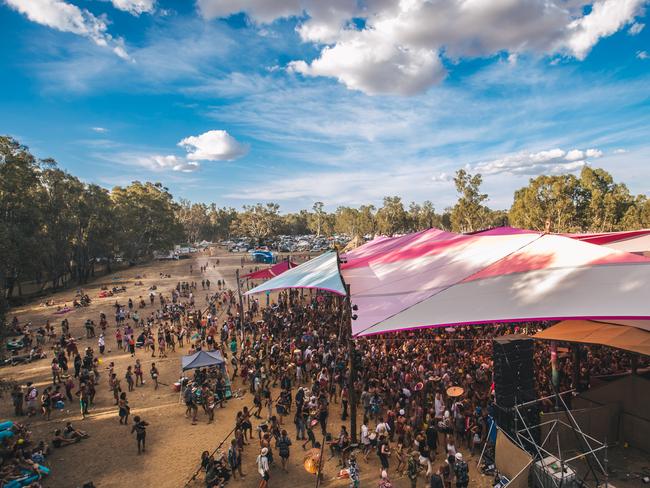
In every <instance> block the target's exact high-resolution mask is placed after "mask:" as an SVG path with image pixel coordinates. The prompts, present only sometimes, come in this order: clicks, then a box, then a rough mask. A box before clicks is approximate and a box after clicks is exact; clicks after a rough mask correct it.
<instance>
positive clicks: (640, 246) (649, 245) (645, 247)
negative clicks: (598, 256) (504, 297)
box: [469, 226, 650, 254]
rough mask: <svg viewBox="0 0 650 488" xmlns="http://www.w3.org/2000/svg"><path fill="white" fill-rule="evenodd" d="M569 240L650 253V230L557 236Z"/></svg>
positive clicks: (500, 231) (497, 230)
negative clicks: (568, 238)
mask: <svg viewBox="0 0 650 488" xmlns="http://www.w3.org/2000/svg"><path fill="white" fill-rule="evenodd" d="M531 232H532V233H535V232H536V231H533V230H525V229H518V228H517V227H507V226H506V227H493V228H491V229H486V230H480V231H476V232H471V233H469V235H482V236H488V235H492V236H496V235H511V234H527V233H531ZM558 235H563V236H565V237H570V238H571V239H577V240H579V241H584V242H588V243H590V244H596V245H598V246H605V247H609V248H611V249H616V250H618V251H625V252H632V253H637V254H641V253H644V252H645V253H647V252H650V229H643V230H630V231H621V232H600V233H588V234H558Z"/></svg>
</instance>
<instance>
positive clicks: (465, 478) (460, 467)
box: [454, 452, 469, 488]
mask: <svg viewBox="0 0 650 488" xmlns="http://www.w3.org/2000/svg"><path fill="white" fill-rule="evenodd" d="M454 474H455V475H456V488H467V485H468V484H469V467H468V466H467V463H466V462H465V461H463V455H462V454H461V453H460V452H457V453H456V462H455V463H454Z"/></svg>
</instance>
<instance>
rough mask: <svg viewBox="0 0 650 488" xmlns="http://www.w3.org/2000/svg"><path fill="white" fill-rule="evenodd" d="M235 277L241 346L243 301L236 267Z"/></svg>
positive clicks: (242, 344)
mask: <svg viewBox="0 0 650 488" xmlns="http://www.w3.org/2000/svg"><path fill="white" fill-rule="evenodd" d="M242 259H243V258H242ZM235 278H236V279H237V294H238V295H239V332H240V337H241V347H244V301H243V299H242V295H241V281H240V280H239V270H238V269H236V270H235Z"/></svg>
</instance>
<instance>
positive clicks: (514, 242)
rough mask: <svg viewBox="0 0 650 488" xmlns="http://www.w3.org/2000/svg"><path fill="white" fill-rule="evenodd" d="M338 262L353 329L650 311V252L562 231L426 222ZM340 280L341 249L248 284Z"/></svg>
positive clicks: (631, 316)
mask: <svg viewBox="0 0 650 488" xmlns="http://www.w3.org/2000/svg"><path fill="white" fill-rule="evenodd" d="M340 269H341V275H342V277H343V280H344V281H345V283H347V284H349V285H350V290H351V300H352V303H353V304H354V305H356V306H357V307H358V310H355V315H357V319H356V320H354V321H353V323H352V332H353V335H355V336H363V335H370V334H378V333H383V332H391V331H400V330H409V329H416V328H422V327H434V326H443V325H461V324H480V323H492V322H508V321H511V322H516V321H526V320H562V319H604V320H610V319H616V320H638V319H650V308H649V307H648V306H647V290H649V289H650V259H648V258H645V257H643V256H638V255H635V254H630V253H626V252H621V251H616V250H613V249H609V248H607V247H602V246H597V245H594V244H590V243H587V242H581V241H580V240H575V239H572V238H569V237H565V236H561V235H556V234H542V233H539V232H528V231H522V230H520V229H516V230H515V231H514V232H511V231H508V232H503V231H502V232H495V233H487V234H486V233H480V234H475V235H459V234H454V233H451V232H445V231H442V230H439V229H429V230H426V231H422V232H417V233H414V234H408V235H404V236H399V237H391V238H387V237H379V238H377V239H374V240H373V241H370V242H368V243H366V244H364V245H363V246H360V247H358V248H357V249H354V250H353V251H350V252H348V253H346V254H344V255H342V261H341V265H340ZM337 278H338V279H337ZM340 281H341V280H340V278H339V277H338V266H337V261H336V255H335V254H334V253H328V254H325V255H323V256H320V257H319V258H317V259H315V260H312V261H309V262H307V263H305V264H304V265H301V266H298V267H297V268H294V269H292V270H289V271H287V272H286V273H284V274H282V275H281V276H279V277H277V278H274V279H272V280H270V281H268V282H267V283H265V284H264V285H262V286H260V287H257V288H255V289H253V290H251V291H250V292H249V293H257V292H260V291H265V290H267V289H276V288H290V287H313V288H323V289H329V290H330V291H334V292H335V293H340V294H343V293H344V291H342V290H344V288H343V284H342V283H341V282H340ZM320 283H329V284H328V285H327V286H321V285H320ZM331 283H334V284H331Z"/></svg>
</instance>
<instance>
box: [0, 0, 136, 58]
mask: <svg viewBox="0 0 650 488" xmlns="http://www.w3.org/2000/svg"><path fill="white" fill-rule="evenodd" d="M5 2H6V3H7V5H9V6H10V7H11V8H13V9H14V10H16V11H18V12H20V13H21V14H23V15H24V16H26V17H27V18H28V19H29V20H31V21H32V22H36V23H38V24H41V25H45V26H47V27H51V28H52V29H56V30H59V31H62V32H71V33H73V34H77V35H80V36H83V37H87V38H88V39H91V40H92V41H93V42H94V43H95V44H97V45H98V46H102V47H108V48H110V49H111V50H112V51H113V52H114V53H115V54H117V55H118V56H119V57H120V58H122V59H129V55H128V53H127V52H126V49H125V48H124V42H123V41H122V40H121V39H119V38H117V39H116V38H113V36H111V35H110V34H109V33H108V32H107V30H108V26H107V22H106V19H105V18H104V17H103V16H100V17H96V16H95V15H93V14H92V13H91V12H89V11H88V10H86V9H81V8H79V7H77V6H76V5H73V4H71V3H67V2H65V1H63V0H5Z"/></svg>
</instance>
